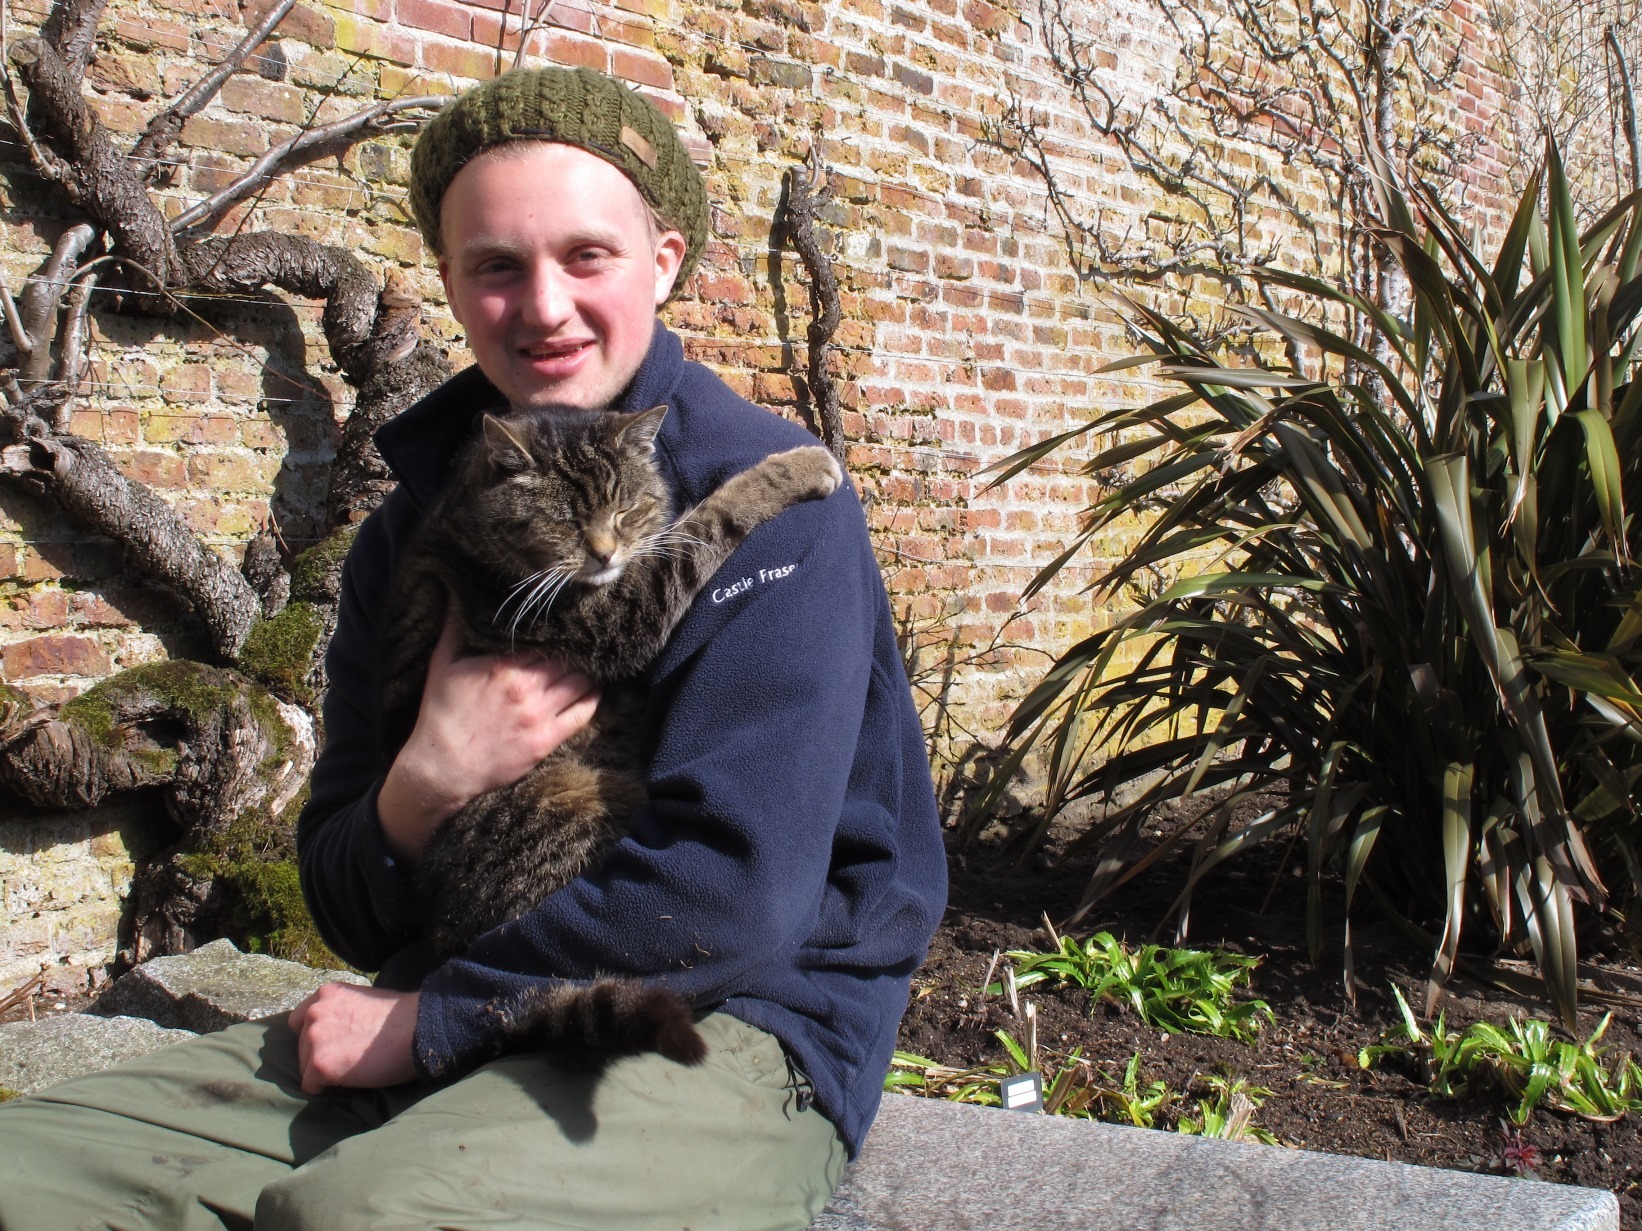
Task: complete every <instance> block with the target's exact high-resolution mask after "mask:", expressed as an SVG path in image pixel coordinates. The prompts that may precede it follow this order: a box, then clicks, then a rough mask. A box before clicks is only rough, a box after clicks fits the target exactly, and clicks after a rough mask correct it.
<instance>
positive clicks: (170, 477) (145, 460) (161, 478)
mask: <svg viewBox="0 0 1642 1231" xmlns="http://www.w3.org/2000/svg"><path fill="white" fill-rule="evenodd" d="M114 462H115V465H117V466H118V467H119V468H120V473H121V474H123V475H125V477H126V478H128V479H132V480H134V481H136V482H138V483H141V484H143V485H144V486H146V487H186V486H188V467H187V465H186V463H184V461H183V459H182V458H180V457H178V456H177V455H176V454H174V453H155V452H152V451H146V450H145V451H143V452H140V453H122V454H120V455H119V456H117V457H116V458H115V459H114Z"/></svg>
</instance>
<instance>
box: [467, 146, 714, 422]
mask: <svg viewBox="0 0 1642 1231" xmlns="http://www.w3.org/2000/svg"><path fill="white" fill-rule="evenodd" d="M440 238H441V241H442V243H443V247H444V256H443V257H442V258H441V259H440V261H439V277H440V279H441V280H442V281H443V282H444V284H445V295H446V298H448V299H449V301H450V310H451V314H452V315H453V316H455V317H456V319H457V321H458V322H459V323H460V324H461V325H462V327H463V328H464V329H465V330H466V331H467V337H468V345H469V347H471V348H472V350H473V357H474V359H475V360H477V362H478V364H479V368H480V370H481V371H483V372H484V374H485V375H486V376H488V377H489V378H490V382H491V383H492V384H493V385H495V386H496V388H497V389H499V390H500V391H501V392H502V394H503V396H505V397H506V398H507V400H508V401H509V402H510V403H512V404H513V405H514V406H516V407H520V408H524V407H536V406H554V405H557V406H575V407H580V408H582V409H585V410H598V409H602V408H603V407H606V406H609V405H610V404H611V403H612V402H614V401H615V399H616V397H617V396H618V395H619V394H620V393H621V392H622V390H623V389H625V388H626V387H627V384H628V382H629V381H631V380H632V379H633V375H634V373H636V372H637V371H638V369H639V365H640V364H641V363H642V362H643V361H644V356H645V354H646V353H647V352H648V350H649V348H650V336H651V333H652V331H653V329H654V326H655V318H656V309H657V308H658V307H660V306H661V305H662V304H663V303H665V302H666V300H667V296H668V295H669V294H670V293H671V292H672V289H673V279H674V278H675V277H677V276H678V271H679V267H680V265H681V264H682V263H683V261H684V252H685V242H684V237H683V236H682V235H680V234H679V233H678V232H677V231H661V232H659V233H658V232H657V230H656V228H655V226H654V224H653V223H652V221H651V219H650V215H649V211H648V210H647V209H646V208H645V204H644V200H643V198H642V197H640V196H639V192H638V189H637V188H635V187H634V186H633V184H632V182H631V181H630V180H628V178H627V177H626V176H625V175H623V174H622V173H621V172H620V171H618V170H617V169H616V168H615V167H613V166H612V165H611V164H609V163H607V162H605V161H604V159H602V158H599V157H598V156H596V155H594V154H589V153H588V152H587V151H586V150H582V149H578V148H576V147H575V146H570V145H560V144H556V143H549V142H544V141H527V142H519V143H517V144H514V145H510V146H504V147H499V148H497V149H493V150H487V151H486V152H484V153H483V154H480V155H479V156H478V157H477V158H475V159H474V160H473V161H472V162H470V163H468V164H467V166H465V167H463V168H462V169H461V170H460V171H459V172H457V174H456V178H455V179H453V180H452V181H451V184H450V187H449V188H448V189H446V191H445V197H444V201H443V203H442V205H441V207H440Z"/></svg>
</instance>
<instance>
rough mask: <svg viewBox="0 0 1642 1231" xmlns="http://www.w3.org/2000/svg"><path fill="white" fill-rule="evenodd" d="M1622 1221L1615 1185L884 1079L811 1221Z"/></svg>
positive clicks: (1471, 1226)
mask: <svg viewBox="0 0 1642 1231" xmlns="http://www.w3.org/2000/svg"><path fill="white" fill-rule="evenodd" d="M937 1227H938V1228H940V1229H941V1231H968V1229H970V1228H973V1229H975V1231H1074V1229H1075V1231H1317V1229H1318V1228H1326V1229H1327V1231H1421V1229H1423V1228H1430V1231H1438V1228H1441V1231H1618V1228H1619V1203H1618V1201H1616V1200H1615V1199H1614V1195H1613V1194H1612V1193H1610V1192H1607V1191H1604V1190H1599V1189H1592V1188H1573V1187H1570V1186H1567V1185H1562V1184H1545V1183H1540V1182H1538V1181H1534V1180H1514V1179H1506V1178H1504V1177H1501V1176H1490V1175H1477V1174H1474V1173H1472V1172H1467V1171H1445V1170H1443V1169H1441V1168H1437V1167H1413V1166H1409V1165H1407V1164H1405V1163H1382V1162H1375V1161H1374V1160H1372V1159H1365V1158H1353V1157H1349V1156H1346V1155H1339V1154H1318V1153H1314V1152H1312V1151H1310V1150H1288V1149H1284V1148H1282V1147H1280V1146H1261V1145H1247V1144H1242V1143H1234V1142H1228V1141H1213V1140H1206V1139H1204V1138H1201V1137H1182V1136H1179V1135H1178V1134H1175V1133H1165V1132H1159V1131H1155V1130H1150V1129H1141V1128H1128V1127H1124V1126H1120V1125H1115V1124H1099V1123H1094V1122H1091V1121H1085V1120H1070V1119H1062V1118H1058V1117H1054V1116H1041V1115H1033V1114H1029V1113H1023V1112H1012V1111H1001V1110H998V1109H996V1108H990V1107H968V1106H963V1105H961V1104H957V1103H945V1102H939V1101H936V1100H933V1099H921V1098H912V1097H908V1096H904V1095H900V1096H897V1095H889V1096H886V1097H885V1099H884V1106H883V1110H882V1111H881V1112H880V1113H879V1115H878V1122H877V1123H876V1124H875V1125H874V1126H873V1129H872V1132H871V1133H870V1134H869V1135H868V1137H867V1142H866V1145H865V1147H864V1148H863V1149H862V1151H861V1157H860V1158H858V1159H857V1160H856V1161H855V1162H854V1163H852V1164H850V1166H849V1168H848V1170H846V1172H845V1173H844V1181H843V1183H842V1184H841V1185H840V1186H839V1189H838V1192H837V1193H836V1194H834V1196H833V1199H832V1201H831V1202H830V1203H829V1204H828V1205H827V1208H826V1210H825V1211H824V1212H823V1213H822V1215H821V1217H820V1218H819V1219H818V1220H817V1221H816V1222H815V1223H814V1224H812V1227H811V1231H892V1229H893V1231H912V1229H914V1228H919V1229H921V1228H937Z"/></svg>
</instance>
